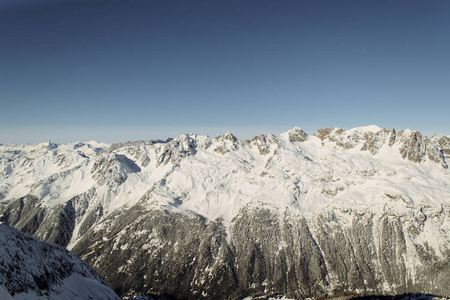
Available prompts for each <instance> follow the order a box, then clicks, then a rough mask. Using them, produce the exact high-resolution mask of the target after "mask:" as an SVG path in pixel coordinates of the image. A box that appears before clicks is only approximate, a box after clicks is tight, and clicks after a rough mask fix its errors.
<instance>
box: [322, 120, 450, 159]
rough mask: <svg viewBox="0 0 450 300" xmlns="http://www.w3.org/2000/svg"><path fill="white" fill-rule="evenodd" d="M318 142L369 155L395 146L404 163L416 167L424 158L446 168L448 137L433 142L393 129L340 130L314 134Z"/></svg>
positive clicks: (416, 133) (409, 132) (420, 136)
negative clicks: (411, 163) (405, 161)
mask: <svg viewBox="0 0 450 300" xmlns="http://www.w3.org/2000/svg"><path fill="white" fill-rule="evenodd" d="M314 136H316V137H318V138H319V139H320V140H321V141H329V142H333V143H336V145H338V146H340V147H343V148H345V149H352V148H355V147H359V146H361V145H362V147H361V148H360V150H361V151H367V150H368V151H370V153H372V154H377V153H378V152H379V150H380V149H381V148H382V147H383V146H384V145H385V144H386V142H388V145H389V147H393V146H398V149H399V153H400V154H401V156H402V157H403V158H404V159H408V160H410V161H413V162H415V163H420V162H422V161H424V160H425V158H428V159H430V160H431V161H434V162H435V163H437V164H440V165H441V166H442V167H444V168H448V165H447V162H446V160H445V157H444V153H445V151H446V149H447V148H448V145H449V141H448V140H450V139H449V138H448V137H445V136H440V137H436V138H434V139H429V138H428V137H424V136H422V134H421V133H420V132H418V131H411V130H400V131H399V132H398V133H396V132H395V130H394V129H392V130H391V131H389V130H387V129H380V130H378V131H376V132H373V131H359V130H350V131H349V132H347V131H345V130H343V129H340V128H326V129H319V130H317V131H316V132H315V133H314Z"/></svg>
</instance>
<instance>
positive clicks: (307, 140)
mask: <svg viewBox="0 0 450 300" xmlns="http://www.w3.org/2000/svg"><path fill="white" fill-rule="evenodd" d="M449 145H450V138H449V137H447V136H443V135H435V136H433V137H431V138H428V137H425V136H423V135H421V134H420V133H419V132H417V131H411V130H400V131H398V132H396V131H395V130H387V129H380V128H378V127H376V126H370V127H364V128H355V129H352V130H343V129H338V128H327V129H322V130H318V131H316V132H315V133H314V135H312V136H308V135H307V134H306V133H305V132H303V131H302V130H301V129H299V128H294V129H293V130H290V131H288V132H286V133H283V134H281V135H278V136H274V135H270V134H264V135H259V136H257V137H254V138H253V139H252V140H246V141H241V140H239V139H237V138H236V137H234V136H233V135H232V134H229V133H227V134H225V135H223V136H217V137H215V138H209V137H205V136H197V135H184V136H180V137H178V138H176V139H173V140H167V141H146V142H143V141H142V142H129V143H125V144H113V145H106V144H98V143H95V142H90V143H76V144H68V145H55V144H53V143H45V144H40V145H34V146H2V147H0V148H1V149H0V151H1V152H0V153H1V155H2V156H1V161H0V166H1V167H0V172H2V173H1V178H2V179H1V180H2V181H1V182H0V193H1V196H0V198H1V199H3V200H1V201H0V211H1V219H2V220H3V221H4V222H7V223H8V224H10V225H12V226H14V227H16V228H18V229H20V230H22V231H24V232H27V233H29V234H32V235H34V236H36V237H39V238H41V239H43V240H47V241H51V242H55V243H59V244H61V245H64V246H66V247H68V248H69V249H72V250H73V251H75V252H77V253H78V254H79V255H81V257H82V258H83V259H85V260H86V261H87V262H89V263H90V264H91V265H92V266H94V268H95V269H96V270H97V271H98V272H99V273H100V275H101V276H102V277H103V278H104V279H105V281H106V282H107V283H108V284H109V285H110V286H111V287H113V288H114V289H115V290H116V291H117V292H118V293H119V294H124V295H125V294H132V293H141V292H144V293H145V292H149V293H155V294H158V293H167V294H170V295H173V296H175V297H179V298H191V299H197V298H218V299H219V298H222V299H225V298H233V299H235V298H240V297H245V296H249V295H286V296H288V297H294V298H304V297H320V296H325V295H332V294H338V293H342V292H354V293H358V294H374V293H376V294H380V293H389V294H402V293H426V294H435V295H441V296H450V289H449V287H448V284H447V282H449V280H450V271H449V270H450V259H449V257H450V255H449V254H450V236H449V229H450V220H449V214H450V186H449V183H450V180H449V178H450V177H449V176H450V172H449V170H448V159H447V155H449V152H450V148H449ZM1 170H2V171H1Z"/></svg>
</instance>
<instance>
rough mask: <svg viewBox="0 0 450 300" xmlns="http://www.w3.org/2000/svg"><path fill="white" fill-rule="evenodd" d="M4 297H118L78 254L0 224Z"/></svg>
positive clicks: (0, 283)
mask: <svg viewBox="0 0 450 300" xmlns="http://www.w3.org/2000/svg"><path fill="white" fill-rule="evenodd" d="M0 297H1V299H5V300H7V299H16V298H17V299H27V298H28V299H80V300H81V299H105V300H106V299H119V297H118V296H117V295H116V294H115V293H114V291H113V290H112V289H110V288H109V287H107V286H106V285H105V284H104V282H103V281H102V279H100V277H99V276H98V274H97V273H96V272H95V271H94V270H93V269H92V268H91V267H90V266H89V265H88V264H87V263H85V262H83V261H82V260H81V259H80V258H79V257H78V256H77V255H76V254H75V253H72V252H69V251H67V250H66V249H64V248H63V247H61V246H58V245H54V244H49V243H45V242H42V241H39V240H37V239H35V238H33V237H31V236H28V235H26V234H24V233H22V232H20V231H18V230H16V229H14V228H11V227H9V226H7V225H5V224H0Z"/></svg>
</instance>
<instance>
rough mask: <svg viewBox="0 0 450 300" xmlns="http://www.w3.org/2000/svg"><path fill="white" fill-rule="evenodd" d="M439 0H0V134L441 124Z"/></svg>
mask: <svg viewBox="0 0 450 300" xmlns="http://www.w3.org/2000/svg"><path fill="white" fill-rule="evenodd" d="M449 53H450V1H448V0H441V1H437V0H421V1H418V0H396V1H391V0H377V1H375V0H371V1H367V0H291V1H288V0H277V1H267V0H258V1H247V0H236V1H235V0H226V1H225V0H224V1H222V0H215V1H211V0H205V1H198V0H192V1H186V0H185V1H181V0H180V1H175V0H164V1H163V0H122V1H119V0H88V1H84V0H64V1H61V0H0V143H3V144H7V143H16V144H17V143H38V142H44V141H48V140H53V141H55V142H57V143H67V142H75V141H90V140H97V141H100V142H108V143H109V142H119V141H128V140H138V139H144V140H147V139H156V138H163V139H165V138H168V137H175V136H178V135H180V134H184V133H198V134H208V135H210V136H214V135H216V134H223V133H225V132H227V131H230V132H232V133H234V134H235V135H236V136H237V137H239V138H242V139H244V138H251V137H252V136H254V135H257V134H260V133H273V134H278V133H281V132H284V131H287V130H289V129H291V128H293V127H294V126H298V127H301V128H302V129H304V130H305V131H306V132H308V133H310V134H312V133H313V132H314V131H315V130H316V129H318V128H325V127H340V128H344V129H350V128H353V127H358V126H364V125H370V124H376V125H378V126H380V127H382V128H396V129H405V128H410V129H415V130H419V131H421V132H422V133H424V134H426V135H432V134H434V133H443V134H446V135H450V121H449V120H450V118H449V112H450V55H449Z"/></svg>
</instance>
